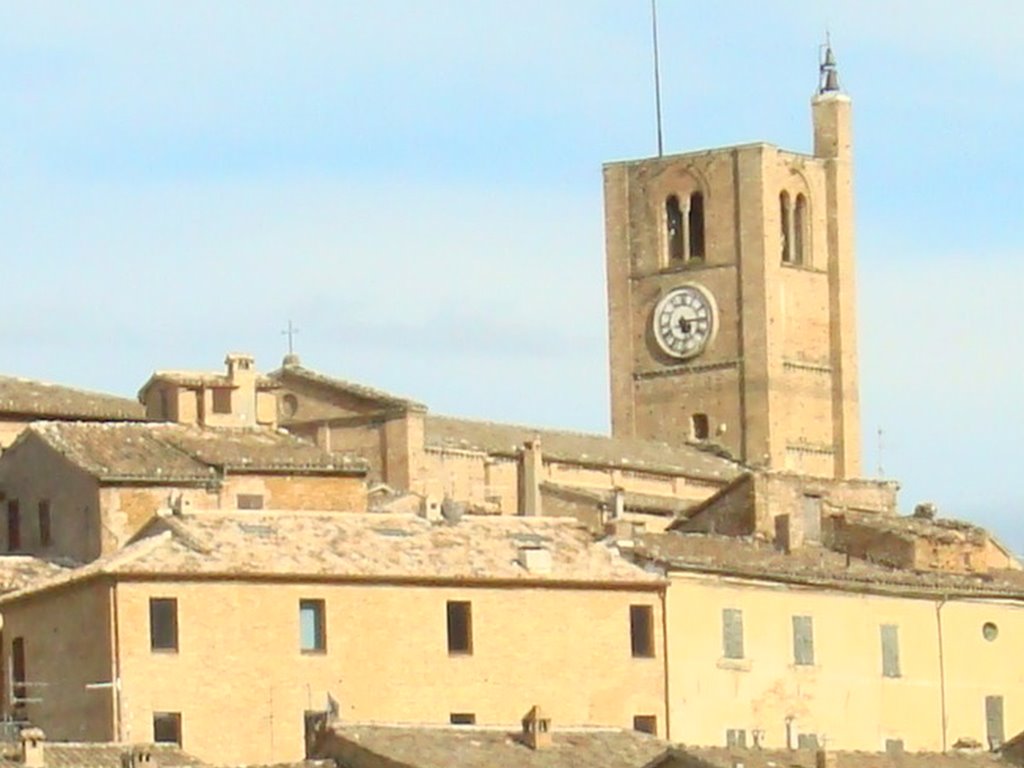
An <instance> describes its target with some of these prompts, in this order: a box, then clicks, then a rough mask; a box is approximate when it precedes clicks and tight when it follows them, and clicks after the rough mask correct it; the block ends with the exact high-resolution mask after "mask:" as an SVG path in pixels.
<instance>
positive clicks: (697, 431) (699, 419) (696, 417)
mask: <svg viewBox="0 0 1024 768" xmlns="http://www.w3.org/2000/svg"><path fill="white" fill-rule="evenodd" d="M710 435H711V424H710V422H709V421H708V415H707V414H706V413H695V414H693V415H692V416H690V436H691V437H692V438H693V439H694V440H707V439H708V437H710Z"/></svg>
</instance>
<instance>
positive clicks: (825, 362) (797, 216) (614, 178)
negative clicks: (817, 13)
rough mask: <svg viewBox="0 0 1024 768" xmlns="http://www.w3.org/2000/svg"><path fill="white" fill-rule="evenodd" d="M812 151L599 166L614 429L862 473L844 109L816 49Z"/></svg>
mask: <svg viewBox="0 0 1024 768" xmlns="http://www.w3.org/2000/svg"><path fill="white" fill-rule="evenodd" d="M811 113H812V118H813V127H814V154H812V155H808V154H802V153H797V152H791V151H788V150H783V149H779V148H778V147H775V146H772V145H769V144H763V143H756V144H746V145H741V146H735V147H724V148H718V149H709V150H702V151H697V152H687V153H683V154H677V155H667V156H660V157H654V158H647V159H643V160H633V161H625V162H614V163H608V164H606V165H605V167H604V195H605V240H606V257H607V279H608V316H609V359H610V368H611V371H610V372H611V403H612V433H613V434H614V435H615V436H616V437H635V438H644V439H653V440H661V441H665V442H668V443H673V444H680V443H685V442H693V441H705V440H707V441H714V442H717V443H720V444H722V445H724V446H725V447H726V448H728V449H729V450H730V451H731V452H732V454H733V455H734V456H735V457H736V458H738V459H740V460H742V461H744V462H745V463H747V464H749V465H752V466H763V467H768V468H772V469H785V470H791V471H795V472H801V473H804V474H811V475H816V476H822V477H856V476H857V475H858V474H859V472H860V434H859V432H860V430H859V418H860V412H859V402H858V391H857V345H856V319H855V286H854V253H853V167H852V165H853V158H852V135H851V102H850V99H849V97H848V96H847V95H846V94H844V93H843V92H842V91H841V90H840V86H839V79H838V70H837V67H836V61H835V57H834V55H833V53H832V49H831V46H825V48H824V53H823V56H822V60H821V64H820V72H819V83H818V88H817V91H816V93H815V95H814V97H813V99H812V101H811Z"/></svg>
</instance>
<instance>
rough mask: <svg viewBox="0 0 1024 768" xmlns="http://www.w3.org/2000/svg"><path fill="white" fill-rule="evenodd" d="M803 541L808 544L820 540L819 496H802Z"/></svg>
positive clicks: (816, 542)
mask: <svg viewBox="0 0 1024 768" xmlns="http://www.w3.org/2000/svg"><path fill="white" fill-rule="evenodd" d="M803 518H804V519H803V524H804V541H805V542H807V543H810V544H818V543H820V542H821V496H804V504H803Z"/></svg>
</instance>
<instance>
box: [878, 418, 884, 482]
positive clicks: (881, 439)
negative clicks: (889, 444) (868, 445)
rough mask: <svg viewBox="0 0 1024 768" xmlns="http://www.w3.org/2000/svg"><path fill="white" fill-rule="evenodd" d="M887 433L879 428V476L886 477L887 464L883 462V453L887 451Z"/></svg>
mask: <svg viewBox="0 0 1024 768" xmlns="http://www.w3.org/2000/svg"><path fill="white" fill-rule="evenodd" d="M884 438H885V432H884V431H883V430H882V428H881V427H879V428H878V476H879V477H885V464H884V463H883V461H882V452H883V451H884V450H885V442H884Z"/></svg>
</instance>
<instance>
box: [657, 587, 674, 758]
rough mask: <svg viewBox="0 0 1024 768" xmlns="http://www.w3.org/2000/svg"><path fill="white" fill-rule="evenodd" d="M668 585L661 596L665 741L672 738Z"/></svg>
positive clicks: (662, 589)
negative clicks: (669, 682)
mask: <svg viewBox="0 0 1024 768" xmlns="http://www.w3.org/2000/svg"><path fill="white" fill-rule="evenodd" d="M667 593H668V587H662V588H661V590H660V597H661V655H662V656H664V657H665V664H664V666H665V672H664V674H665V685H664V686H663V687H664V689H665V741H671V740H672V714H671V711H670V709H669V706H670V702H671V699H670V698H669V695H668V600H667Z"/></svg>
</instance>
